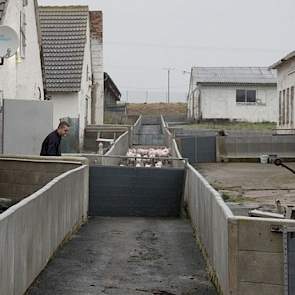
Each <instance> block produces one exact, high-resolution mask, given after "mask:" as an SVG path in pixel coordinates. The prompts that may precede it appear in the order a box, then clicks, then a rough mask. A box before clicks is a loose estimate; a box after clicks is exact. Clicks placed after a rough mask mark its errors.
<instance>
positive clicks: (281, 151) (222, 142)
mask: <svg viewBox="0 0 295 295" xmlns="http://www.w3.org/2000/svg"><path fill="white" fill-rule="evenodd" d="M216 149H217V160H222V159H226V158H235V157H259V156H260V155H262V154H276V155H278V156H279V157H294V156H295V152H294V151H295V136H291V135H288V136H217V137H216Z"/></svg>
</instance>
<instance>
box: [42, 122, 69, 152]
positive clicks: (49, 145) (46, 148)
mask: <svg viewBox="0 0 295 295" xmlns="http://www.w3.org/2000/svg"><path fill="white" fill-rule="evenodd" d="M69 129H70V125H69V123H67V122H65V121H62V122H60V123H59V125H58V127H57V129H56V130H54V131H53V132H51V133H50V134H48V135H47V137H46V138H45V139H44V141H43V143H42V147H41V152H40V156H61V151H60V141H61V138H62V137H63V136H66V135H67V134H68V132H69Z"/></svg>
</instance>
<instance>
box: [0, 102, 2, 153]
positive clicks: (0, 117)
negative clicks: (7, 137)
mask: <svg viewBox="0 0 295 295" xmlns="http://www.w3.org/2000/svg"><path fill="white" fill-rule="evenodd" d="M1 103H2V101H1V100H0V154H2V153H3V107H2V106H1Z"/></svg>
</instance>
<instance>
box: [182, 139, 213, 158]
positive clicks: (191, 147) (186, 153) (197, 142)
mask: <svg viewBox="0 0 295 295" xmlns="http://www.w3.org/2000/svg"><path fill="white" fill-rule="evenodd" d="M177 139H178V140H179V143H180V144H179V146H180V148H181V153H182V155H183V157H185V158H188V159H189V161H190V163H215V162H216V136H180V137H178V138H177Z"/></svg>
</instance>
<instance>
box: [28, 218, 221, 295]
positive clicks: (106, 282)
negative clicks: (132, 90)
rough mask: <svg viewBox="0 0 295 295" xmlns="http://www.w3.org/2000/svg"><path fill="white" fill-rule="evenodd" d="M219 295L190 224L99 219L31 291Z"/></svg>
mask: <svg viewBox="0 0 295 295" xmlns="http://www.w3.org/2000/svg"><path fill="white" fill-rule="evenodd" d="M41 294H42V295H49V294H50V295H52V294H54V295H78V294H79V295H98V294H102V295H106V294H108V295H113V294H115V295H148V294H151V295H193V294H198V295H200V294H203V295H213V294H214V295H215V294H217V293H216V291H215V288H214V287H213V285H212V283H211V282H210V281H209V279H208V275H207V272H206V269H205V264H204V260H203V257H202V254H201V252H200V251H199V249H198V247H197V244H196V242H195V240H194V238H193V232H192V229H191V226H190V223H189V222H188V221H187V220H182V219H164V218H102V217H95V218H92V219H91V220H90V222H89V223H88V224H87V225H85V226H83V227H82V229H81V230H80V231H79V232H78V233H77V234H76V235H75V236H74V237H73V239H72V240H71V241H70V242H68V243H67V244H66V245H65V246H64V247H63V248H61V249H60V250H59V251H58V252H57V254H56V255H55V256H54V257H53V259H52V260H51V261H50V263H49V264H48V266H47V267H46V268H45V270H44V271H43V272H42V273H41V275H40V276H39V277H38V278H37V280H36V281H35V283H34V284H33V286H32V287H31V288H30V289H29V291H28V293H27V295H41Z"/></svg>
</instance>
